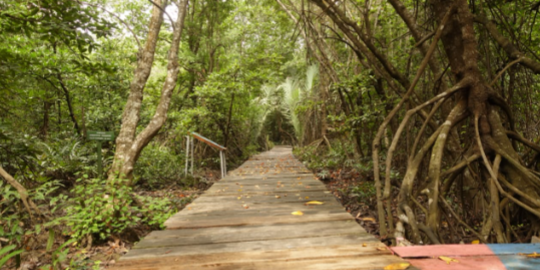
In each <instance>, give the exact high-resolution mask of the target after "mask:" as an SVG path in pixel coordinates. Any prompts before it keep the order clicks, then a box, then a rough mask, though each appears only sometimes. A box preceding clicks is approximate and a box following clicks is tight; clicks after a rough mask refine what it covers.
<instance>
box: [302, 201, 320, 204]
mask: <svg viewBox="0 0 540 270" xmlns="http://www.w3.org/2000/svg"><path fill="white" fill-rule="evenodd" d="M306 204H307V205H321V204H324V203H323V202H319V201H309V202H307V203H306Z"/></svg>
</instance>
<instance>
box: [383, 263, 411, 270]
mask: <svg viewBox="0 0 540 270" xmlns="http://www.w3.org/2000/svg"><path fill="white" fill-rule="evenodd" d="M409 266H411V264H410V263H393V264H389V265H387V266H385V267H384V270H405V269H407V268H409Z"/></svg>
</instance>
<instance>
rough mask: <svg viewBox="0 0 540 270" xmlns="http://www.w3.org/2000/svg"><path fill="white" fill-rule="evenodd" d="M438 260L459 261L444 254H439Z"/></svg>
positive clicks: (448, 262) (446, 261)
mask: <svg viewBox="0 0 540 270" xmlns="http://www.w3.org/2000/svg"><path fill="white" fill-rule="evenodd" d="M439 260H442V261H444V262H445V263H447V264H450V263H451V262H459V261H458V260H456V259H454V258H450V257H446V256H439Z"/></svg>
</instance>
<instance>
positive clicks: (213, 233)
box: [134, 221, 378, 249]
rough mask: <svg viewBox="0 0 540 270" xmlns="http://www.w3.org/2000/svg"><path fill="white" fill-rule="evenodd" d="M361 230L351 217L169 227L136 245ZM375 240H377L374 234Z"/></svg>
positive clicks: (306, 235) (242, 240)
mask: <svg viewBox="0 0 540 270" xmlns="http://www.w3.org/2000/svg"><path fill="white" fill-rule="evenodd" d="M359 234H365V235H368V234H367V233H366V232H365V230H364V229H363V228H361V227H360V226H358V224H356V223H355V222H351V221H337V222H314V223H307V224H279V225H274V226H239V227H217V228H206V229H186V230H166V231H159V232H152V233H150V234H149V235H148V236H146V237H145V238H144V240H143V241H141V242H139V243H138V244H137V245H135V247H134V248H135V249H138V248H150V247H165V246H188V245H203V244H219V243H233V242H246V241H262V240H278V239H283V240H285V239H292V238H306V237H321V236H332V235H359ZM372 241H377V240H376V239H375V238H373V239H372ZM377 242H378V241H377Z"/></svg>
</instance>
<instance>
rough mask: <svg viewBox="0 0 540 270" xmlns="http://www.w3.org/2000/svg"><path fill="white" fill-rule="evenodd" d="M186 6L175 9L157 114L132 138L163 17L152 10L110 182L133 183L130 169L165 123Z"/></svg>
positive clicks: (176, 69) (175, 71)
mask: <svg viewBox="0 0 540 270" xmlns="http://www.w3.org/2000/svg"><path fill="white" fill-rule="evenodd" d="M155 2H156V4H159V5H161V3H162V2H161V1H155ZM165 2H166V1H165ZM187 2H188V1H187V0H180V3H179V5H178V7H179V11H178V19H177V20H176V22H175V23H174V26H175V27H174V29H175V30H174V33H173V39H172V43H171V47H170V49H169V52H168V55H167V61H168V64H167V76H166V79H165V82H164V84H163V88H162V90H161V98H160V100H159V104H158V106H157V109H156V112H155V113H154V116H153V118H152V120H151V121H150V123H149V124H148V125H147V126H146V127H145V128H144V130H143V131H142V132H141V133H140V134H138V135H137V136H135V135H136V134H135V131H136V129H137V124H138V122H139V115H140V109H141V103H142V96H143V91H144V87H145V85H146V82H147V80H148V76H149V75H150V71H151V68H152V63H153V61H154V54H155V50H156V43H157V39H158V34H159V30H160V26H161V24H162V22H163V13H162V11H161V9H159V8H157V7H154V9H153V12H152V19H151V20H150V31H149V34H148V39H147V41H146V45H145V48H144V49H143V51H142V52H141V53H140V54H141V59H140V60H139V62H138V66H137V69H136V70H135V75H134V79H133V82H132V83H131V89H130V95H129V98H128V101H127V103H126V107H125V108H124V113H123V116H122V126H121V128H120V134H119V135H118V138H117V139H116V143H117V149H116V153H115V157H114V161H113V165H112V168H111V171H110V172H109V179H112V178H114V177H125V178H128V179H132V173H133V168H134V166H135V163H136V162H137V159H138V158H139V156H140V154H141V151H142V150H143V148H144V147H145V146H146V145H148V143H149V142H150V140H152V138H153V137H154V136H155V135H156V134H157V133H158V131H159V130H160V129H161V127H162V126H163V124H164V123H165V121H166V120H167V111H168V109H169V105H170V102H171V96H172V93H173V91H174V89H175V87H176V82H177V80H178V73H179V67H178V66H179V65H178V51H179V45H180V39H181V36H182V29H183V26H184V18H185V15H186V10H187Z"/></svg>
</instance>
